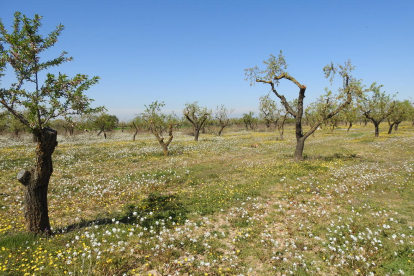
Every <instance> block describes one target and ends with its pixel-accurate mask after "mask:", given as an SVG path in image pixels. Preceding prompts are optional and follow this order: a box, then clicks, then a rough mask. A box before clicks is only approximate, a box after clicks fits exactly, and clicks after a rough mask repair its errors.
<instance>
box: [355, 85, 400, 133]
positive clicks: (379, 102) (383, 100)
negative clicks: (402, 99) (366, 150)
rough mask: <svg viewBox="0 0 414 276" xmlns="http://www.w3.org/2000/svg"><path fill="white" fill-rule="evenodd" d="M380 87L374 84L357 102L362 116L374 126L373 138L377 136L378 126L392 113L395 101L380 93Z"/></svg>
mask: <svg viewBox="0 0 414 276" xmlns="http://www.w3.org/2000/svg"><path fill="white" fill-rule="evenodd" d="M381 87H382V85H377V83H375V82H374V83H373V84H371V86H370V87H369V88H368V89H366V90H365V92H364V93H363V94H361V95H360V96H359V97H358V101H357V104H358V107H359V109H360V110H361V111H362V114H363V115H364V116H365V118H367V119H368V120H371V122H372V123H373V124H374V128H375V137H378V136H379V125H380V124H381V122H382V121H384V120H385V119H386V118H387V117H388V116H390V115H391V114H392V113H393V112H394V107H395V101H393V100H392V97H391V96H390V95H388V94H386V93H385V91H381Z"/></svg>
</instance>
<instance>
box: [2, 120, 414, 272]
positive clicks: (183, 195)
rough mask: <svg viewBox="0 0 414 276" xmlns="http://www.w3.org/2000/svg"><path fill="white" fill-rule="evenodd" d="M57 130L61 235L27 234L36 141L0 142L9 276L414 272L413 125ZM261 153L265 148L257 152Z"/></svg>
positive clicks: (55, 215) (55, 181)
mask: <svg viewBox="0 0 414 276" xmlns="http://www.w3.org/2000/svg"><path fill="white" fill-rule="evenodd" d="M346 129H347V128H346V127H342V128H341V127H339V128H338V129H336V130H335V131H334V132H332V133H331V132H330V131H329V130H325V129H323V130H318V131H317V132H316V133H315V135H314V136H312V137H310V138H309V139H308V140H307V142H306V147H305V151H304V157H305V158H304V161H302V162H295V161H294V160H293V158H292V157H293V152H294V148H295V143H296V141H295V138H294V131H293V126H288V127H287V129H286V131H285V139H284V140H278V137H279V134H277V131H246V130H241V129H235V128H229V129H227V130H226V131H225V133H223V135H222V136H217V135H214V134H203V135H202V136H201V137H200V140H199V141H198V142H195V141H194V137H192V136H189V135H187V134H185V133H184V132H180V131H178V132H176V133H174V140H173V141H172V143H171V145H170V155H169V156H164V155H163V152H162V149H161V147H160V146H159V144H158V142H157V141H156V140H155V139H154V137H153V136H152V135H150V134H148V133H139V134H138V135H137V136H136V139H135V141H132V133H130V132H128V131H124V132H121V131H120V130H117V131H114V132H112V133H111V134H109V135H108V138H107V139H106V140H105V139H103V138H102V137H101V136H97V135H96V133H93V132H91V133H81V134H77V135H74V136H64V135H60V133H59V134H58V143H59V144H58V146H57V148H56V150H55V152H54V154H53V162H54V163H53V164H54V171H53V175H52V177H51V180H50V185H49V192H48V205H49V215H50V219H51V226H52V228H53V229H52V235H51V236H46V235H45V236H43V235H32V234H28V233H27V232H26V230H25V228H24V208H23V196H24V195H23V187H22V185H21V184H20V183H18V181H17V180H16V174H17V173H18V172H19V171H20V170H22V169H26V168H28V167H29V166H30V165H31V164H33V162H34V161H33V160H34V158H35V154H34V150H35V144H34V143H32V142H30V139H31V137H30V136H29V135H28V136H27V137H26V136H24V135H23V136H20V137H19V138H14V139H10V137H8V136H0V275H25V276H26V275H131V276H132V275H152V276H154V275H414V264H413V262H414V244H413V243H414V237H413V235H414V231H413V227H414V216H413V213H414V201H413V200H414V191H413V188H414V127H412V126H411V124H410V123H408V122H406V123H403V124H401V126H400V128H399V131H398V132H394V133H392V134H386V133H385V132H384V133H380V137H377V138H375V137H374V135H373V129H372V126H370V125H368V126H361V125H358V126H354V128H352V129H351V130H350V131H346ZM252 145H254V147H252Z"/></svg>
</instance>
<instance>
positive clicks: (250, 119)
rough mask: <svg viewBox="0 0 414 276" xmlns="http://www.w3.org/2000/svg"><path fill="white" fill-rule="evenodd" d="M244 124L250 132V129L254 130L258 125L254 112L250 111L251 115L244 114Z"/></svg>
mask: <svg viewBox="0 0 414 276" xmlns="http://www.w3.org/2000/svg"><path fill="white" fill-rule="evenodd" d="M243 123H244V126H245V127H246V130H249V127H250V129H251V130H253V129H254V126H255V123H257V119H256V118H255V117H254V112H253V111H249V113H243Z"/></svg>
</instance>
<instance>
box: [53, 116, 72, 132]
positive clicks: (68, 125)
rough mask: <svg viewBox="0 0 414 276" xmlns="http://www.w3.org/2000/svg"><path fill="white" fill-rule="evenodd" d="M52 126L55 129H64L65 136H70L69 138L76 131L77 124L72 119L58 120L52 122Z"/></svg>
mask: <svg viewBox="0 0 414 276" xmlns="http://www.w3.org/2000/svg"><path fill="white" fill-rule="evenodd" d="M52 126H53V127H54V128H63V129H64V130H65V135H68V134H69V136H72V135H73V133H74V131H75V126H76V123H75V122H74V121H73V120H72V118H67V119H66V120H63V119H56V120H54V121H53V122H52Z"/></svg>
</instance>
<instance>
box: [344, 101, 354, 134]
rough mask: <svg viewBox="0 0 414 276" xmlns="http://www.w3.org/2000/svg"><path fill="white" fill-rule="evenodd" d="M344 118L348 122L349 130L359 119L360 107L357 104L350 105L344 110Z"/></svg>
mask: <svg viewBox="0 0 414 276" xmlns="http://www.w3.org/2000/svg"><path fill="white" fill-rule="evenodd" d="M341 115H342V119H343V120H344V121H345V122H346V123H347V124H348V128H347V130H346V131H347V132H349V130H350V129H351V127H352V126H353V124H354V123H355V122H356V121H357V120H358V107H357V106H356V105H355V104H350V105H348V106H347V107H346V108H345V109H344V110H343V112H342V114H341Z"/></svg>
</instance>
